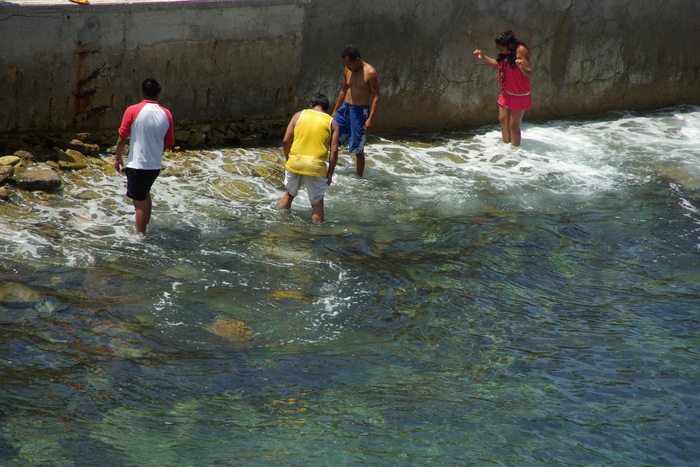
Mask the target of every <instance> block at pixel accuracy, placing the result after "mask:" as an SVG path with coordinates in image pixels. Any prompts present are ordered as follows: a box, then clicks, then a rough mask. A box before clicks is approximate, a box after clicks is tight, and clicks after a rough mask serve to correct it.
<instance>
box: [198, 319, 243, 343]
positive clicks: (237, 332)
mask: <svg viewBox="0 0 700 467" xmlns="http://www.w3.org/2000/svg"><path fill="white" fill-rule="evenodd" d="M207 331H209V332H211V333H212V334H216V335H217V336H219V337H223V338H224V339H226V340H228V341H232V342H243V341H247V340H250V338H251V337H253V329H252V328H251V327H250V326H248V325H247V324H245V323H244V322H242V321H238V320H237V319H233V318H225V317H222V316H220V317H218V318H216V319H215V320H214V322H213V323H211V324H210V325H209V326H207Z"/></svg>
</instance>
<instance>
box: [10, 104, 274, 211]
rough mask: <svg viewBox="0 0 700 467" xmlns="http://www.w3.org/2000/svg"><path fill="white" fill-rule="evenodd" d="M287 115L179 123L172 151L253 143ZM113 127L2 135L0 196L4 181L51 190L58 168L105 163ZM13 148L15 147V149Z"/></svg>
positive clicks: (113, 136)
mask: <svg viewBox="0 0 700 467" xmlns="http://www.w3.org/2000/svg"><path fill="white" fill-rule="evenodd" d="M286 122H287V119H286V118H285V119H280V118H274V119H272V118H263V117H258V118H254V119H248V120H235V121H228V122H212V123H205V124H201V123H193V124H181V125H179V126H178V128H177V129H176V131H175V140H176V144H177V147H176V149H175V150H176V151H177V150H179V149H184V148H192V149H197V148H203V147H209V148H211V147H223V146H237V147H246V148H251V147H257V146H259V145H260V144H261V143H262V142H263V141H266V140H270V139H271V138H275V139H280V140H281V138H282V135H283V134H284V130H285V128H286ZM116 140H117V136H116V132H101V133H99V132H95V133H79V134H76V135H74V136H72V137H69V138H66V136H65V135H56V134H44V135H37V134H33V135H29V134H27V135H18V136H14V137H13V136H11V135H0V151H1V152H0V154H2V153H3V152H4V153H5V154H8V153H11V154H10V155H6V156H4V157H0V199H7V198H8V196H9V193H8V190H7V185H8V184H13V185H14V186H15V187H17V188H19V189H22V190H29V191H35V190H41V191H47V192H51V191H55V190H58V189H59V188H60V187H61V184H62V182H61V173H62V172H65V171H69V170H81V169H84V168H87V167H104V168H105V170H109V169H108V168H107V166H110V165H111V162H107V161H106V160H105V159H103V158H102V155H109V156H110V157H111V154H112V153H113V150H114V144H115V143H116ZM13 151H14V152H13Z"/></svg>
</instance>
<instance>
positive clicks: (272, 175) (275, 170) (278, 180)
mask: <svg viewBox="0 0 700 467" xmlns="http://www.w3.org/2000/svg"><path fill="white" fill-rule="evenodd" d="M253 171H254V172H255V173H256V174H257V175H258V176H260V177H263V178H264V179H266V180H267V181H269V182H270V183H272V185H274V186H275V187H277V188H282V187H284V166H282V165H278V164H265V165H256V166H255V167H253Z"/></svg>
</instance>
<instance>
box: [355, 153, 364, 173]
mask: <svg viewBox="0 0 700 467" xmlns="http://www.w3.org/2000/svg"><path fill="white" fill-rule="evenodd" d="M355 159H356V161H357V176H358V177H362V175H364V173H365V153H364V151H363V152H358V153H357V154H355Z"/></svg>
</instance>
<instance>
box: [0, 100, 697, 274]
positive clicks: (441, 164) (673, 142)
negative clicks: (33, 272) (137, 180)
mask: <svg viewBox="0 0 700 467" xmlns="http://www.w3.org/2000/svg"><path fill="white" fill-rule="evenodd" d="M500 138H501V136H500V129H499V128H498V127H497V126H496V125H491V126H487V127H484V128H481V129H478V130H476V131H474V132H471V133H453V134H441V135H433V136H425V135H423V136H412V135H409V136H407V137H405V138H393V139H387V138H379V137H372V138H370V142H369V143H368V146H367V153H368V159H367V170H366V176H365V178H363V179H358V178H357V177H356V176H355V175H354V171H355V162H354V158H353V157H352V156H351V155H349V154H348V153H344V152H343V153H341V157H340V163H339V167H338V169H337V171H336V176H335V177H334V183H333V185H332V186H331V187H330V188H329V192H328V195H327V197H326V211H327V220H328V221H329V222H330V223H331V224H338V225H340V224H341V223H342V224H347V225H349V226H350V227H349V228H350V232H352V231H353V227H352V225H353V224H355V223H363V222H365V221H367V219H371V218H377V217H380V218H385V219H391V218H392V217H393V216H402V215H403V214H404V213H409V212H412V211H416V210H436V209H439V210H443V211H446V212H443V214H449V215H452V214H458V213H459V212H463V211H464V210H468V209H478V205H480V204H483V203H489V202H491V200H492V199H493V197H494V196H511V198H512V200H513V202H516V203H517V202H522V208H523V209H529V208H533V207H536V204H537V203H543V204H545V205H546V204H547V203H549V202H550V198H551V197H553V196H557V195H559V194H562V193H570V194H575V195H581V196H585V195H590V194H594V193H596V192H608V191H614V190H622V189H625V187H627V186H630V185H639V184H644V183H648V182H649V181H650V180H652V179H654V178H655V177H658V176H659V174H661V176H664V177H670V178H672V179H673V178H674V177H675V180H674V181H675V182H676V183H680V184H681V185H684V184H685V185H684V186H686V187H690V188H692V186H693V181H695V180H700V153H699V149H698V148H700V108H694V107H688V106H685V107H679V108H672V109H664V110H661V111H657V112H653V113H650V114H642V115H639V114H632V113H620V114H618V115H614V116H613V117H612V118H609V119H606V120H595V121H576V122H572V121H553V122H544V123H541V122H525V123H524V124H523V142H522V146H521V147H519V148H513V147H511V146H509V145H506V144H504V143H502V142H501V141H500ZM192 158H193V160H190V161H188V162H189V165H188V167H189V168H186V169H183V170H184V171H183V172H178V171H177V170H178V169H180V167H179V165H180V164H181V161H169V160H168V159H167V158H166V160H165V161H164V163H165V165H166V166H167V165H168V164H172V165H173V168H174V169H176V171H174V172H173V171H170V172H169V171H168V170H166V171H164V173H163V174H162V175H161V176H160V177H159V178H158V180H157V181H156V183H155V185H154V188H153V197H154V215H153V220H152V225H151V227H149V229H150V230H152V231H156V232H157V231H158V230H159V229H161V230H162V229H163V228H167V229H175V230H180V231H181V232H190V233H191V232H196V233H197V234H198V235H199V236H200V237H201V236H207V235H213V234H216V235H225V234H222V233H218V232H220V231H221V229H222V228H224V229H225V228H226V226H231V225H233V223H236V224H237V225H239V226H240V223H241V222H244V223H251V224H252V225H257V226H260V225H261V224H269V225H271V226H275V225H277V224H279V223H280V222H282V224H285V223H288V222H293V223H299V225H304V224H305V223H306V222H307V219H306V218H307V215H308V216H309V217H310V213H309V212H308V210H309V209H310V207H309V203H308V199H307V198H306V195H305V194H300V196H298V197H297V198H296V199H295V201H294V207H293V214H292V217H291V218H288V219H287V220H284V219H281V218H280V217H279V215H278V212H277V206H278V203H279V199H280V197H281V195H282V193H283V190H282V189H281V188H280V186H279V181H278V182H276V183H273V182H271V181H270V179H269V178H266V177H263V176H260V175H258V174H255V173H254V171H252V170H251V169H250V167H251V166H252V164H267V167H268V168H269V167H273V166H275V164H277V166H278V168H279V170H281V167H282V160H283V157H282V155H281V152H280V150H279V149H278V148H268V149H266V148H258V149H235V150H222V151H202V152H201V153H199V154H197V155H194V156H192ZM275 158H277V159H278V162H277V163H274V162H271V161H272V160H274V159H275ZM238 166H241V167H242V168H241V169H240V170H238V169H236V170H238V172H237V171H236V170H231V167H238ZM678 174H682V175H683V176H682V177H681V176H678ZM681 178H682V179H681ZM85 183H89V184H90V187H89V189H90V190H92V191H94V192H97V193H98V195H99V197H97V198H96V199H89V198H86V199H83V198H82V197H81V193H82V192H84V191H86V188H84V187H80V186H78V185H79V184H78V183H75V182H73V181H71V179H70V178H69V179H68V180H67V181H66V183H65V187H64V193H63V195H62V196H60V197H54V198H50V199H48V200H45V199H40V197H39V196H34V197H32V196H26V197H25V198H23V199H20V200H15V202H16V203H17V204H22V205H23V209H26V210H27V211H28V213H27V215H26V216H20V217H18V218H15V219H13V220H12V221H6V222H5V223H6V226H5V228H3V229H2V232H0V250H1V251H2V252H3V255H4V257H6V258H10V259H12V258H14V259H15V260H17V261H21V260H22V259H23V258H26V257H27V256H31V257H54V258H55V257H63V258H64V260H65V261H66V262H67V263H68V264H73V265H90V264H92V263H94V262H95V261H97V260H98V259H99V257H101V256H104V255H107V256H108V255H109V254H110V250H113V249H115V248H116V249H119V250H126V251H131V250H138V251H140V252H141V253H140V254H142V250H143V249H144V248H146V249H148V248H151V249H152V252H151V254H153V255H154V256H157V255H159V254H160V251H159V250H158V248H157V247H156V246H154V245H153V244H152V243H148V242H146V243H145V244H144V243H143V242H142V241H141V240H139V239H138V238H137V237H136V236H135V235H134V233H133V227H132V224H133V207H132V206H131V203H130V202H129V200H128V199H127V198H125V197H124V191H125V179H124V178H123V177H121V176H112V177H108V176H104V175H102V174H99V175H96V176H88V177H86V178H85V179H84V180H83V182H82V183H81V184H82V185H84V184H85ZM518 200H521V201H518ZM533 203H534V204H533ZM256 229H257V227H256ZM254 230H255V229H254ZM51 231H53V232H51ZM235 234H236V232H232V233H231V235H235ZM203 250H204V251H206V248H204V249H203ZM289 251H290V252H293V251H294V249H289ZM232 254H234V255H235V254H239V253H238V252H235V251H232ZM290 254H291V253H290ZM299 254H300V253H299V252H296V253H294V255H296V256H299ZM295 258H296V257H295ZM296 259H298V258H296ZM307 259H308V260H309V261H318V259H317V258H313V257H308V258H307Z"/></svg>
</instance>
